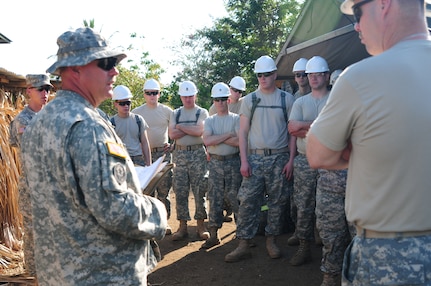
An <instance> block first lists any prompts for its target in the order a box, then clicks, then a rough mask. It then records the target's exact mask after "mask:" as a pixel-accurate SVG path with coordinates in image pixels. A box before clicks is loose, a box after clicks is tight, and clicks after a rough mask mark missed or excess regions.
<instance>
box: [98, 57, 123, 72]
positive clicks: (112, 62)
mask: <svg viewBox="0 0 431 286" xmlns="http://www.w3.org/2000/svg"><path fill="white" fill-rule="evenodd" d="M117 61H118V59H117V58H116V57H110V58H103V59H99V60H97V66H98V67H99V68H101V69H102V70H104V71H110V70H111V69H112V68H113V67H115V66H116V65H117Z"/></svg>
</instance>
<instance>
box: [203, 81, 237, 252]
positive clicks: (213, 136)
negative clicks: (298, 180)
mask: <svg viewBox="0 0 431 286" xmlns="http://www.w3.org/2000/svg"><path fill="white" fill-rule="evenodd" d="M229 95H230V91H229V87H228V86H227V84H225V83H222V82H219V83H216V84H215V85H214V86H213V88H212V90H211V97H212V98H213V100H214V105H215V107H216V109H217V113H216V114H215V115H213V116H211V117H209V118H207V120H205V127H204V134H203V140H204V143H205V145H206V146H207V150H208V153H209V157H210V161H209V163H208V169H209V176H208V200H209V207H210V210H209V230H210V238H208V239H207V241H206V242H205V243H204V244H203V245H202V247H203V248H210V247H213V246H215V245H217V244H220V240H219V238H218V234H217V231H218V229H219V228H221V226H222V224H223V202H224V198H225V197H226V198H227V199H228V200H229V201H228V203H229V206H231V207H232V211H233V213H234V217H236V214H237V212H238V200H237V194H238V189H239V186H240V185H241V180H242V176H241V173H240V172H239V169H240V160H239V149H238V143H239V140H238V131H239V115H238V114H235V113H232V112H229V109H228V103H227V102H228V98H229Z"/></svg>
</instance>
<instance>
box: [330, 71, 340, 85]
mask: <svg viewBox="0 0 431 286" xmlns="http://www.w3.org/2000/svg"><path fill="white" fill-rule="evenodd" d="M342 72H343V70H334V71H333V72H332V73H331V77H330V79H329V84H330V85H334V83H335V81H336V80H337V78H338V77H339V76H340V74H341V73H342Z"/></svg>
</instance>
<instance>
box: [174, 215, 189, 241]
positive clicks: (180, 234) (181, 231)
mask: <svg viewBox="0 0 431 286" xmlns="http://www.w3.org/2000/svg"><path fill="white" fill-rule="evenodd" d="M188 235H189V234H188V233H187V221H186V220H180V227H179V228H178V230H177V232H176V233H174V234H173V235H172V240H174V241H178V240H183V239H184V238H186V237H187V236H188Z"/></svg>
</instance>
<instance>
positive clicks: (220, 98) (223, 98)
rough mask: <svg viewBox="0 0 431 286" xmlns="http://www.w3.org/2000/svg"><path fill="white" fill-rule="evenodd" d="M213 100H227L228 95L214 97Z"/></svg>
mask: <svg viewBox="0 0 431 286" xmlns="http://www.w3.org/2000/svg"><path fill="white" fill-rule="evenodd" d="M213 100H214V101H217V102H219V101H226V100H227V97H216V98H213Z"/></svg>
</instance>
